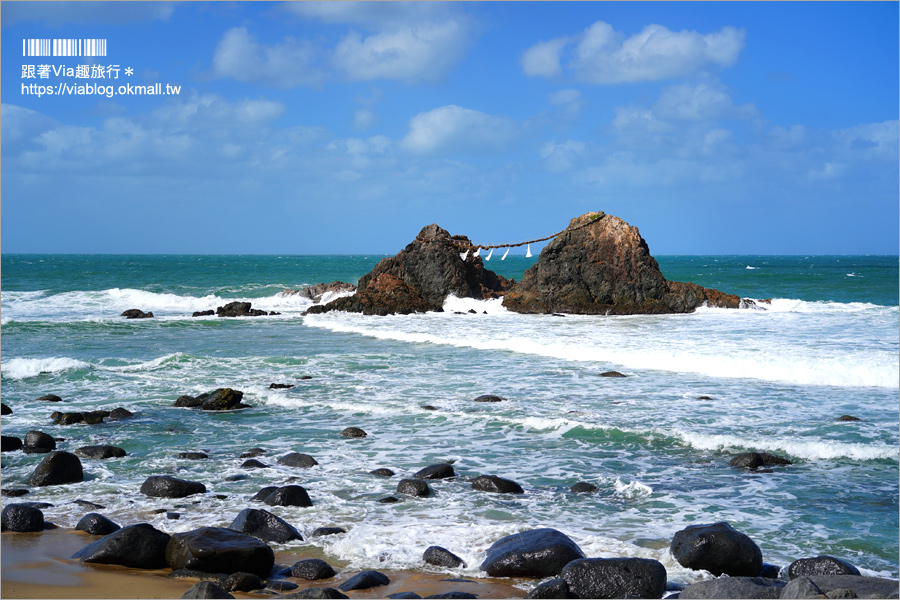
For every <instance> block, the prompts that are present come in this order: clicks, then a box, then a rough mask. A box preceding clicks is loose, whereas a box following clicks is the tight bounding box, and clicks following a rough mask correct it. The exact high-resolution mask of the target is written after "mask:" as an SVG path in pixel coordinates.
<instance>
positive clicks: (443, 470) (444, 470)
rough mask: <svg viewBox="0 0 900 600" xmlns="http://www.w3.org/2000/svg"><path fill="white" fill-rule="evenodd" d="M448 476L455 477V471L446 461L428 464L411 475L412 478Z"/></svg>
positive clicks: (440, 477) (441, 477)
mask: <svg viewBox="0 0 900 600" xmlns="http://www.w3.org/2000/svg"><path fill="white" fill-rule="evenodd" d="M450 477H456V471H454V470H453V467H451V466H450V465H448V464H446V463H441V464H437V465H429V466H427V467H425V468H424V469H420V470H419V471H418V472H417V473H416V474H415V475H413V478H414V479H449V478H450Z"/></svg>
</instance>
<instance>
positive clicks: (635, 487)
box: [613, 477, 653, 500]
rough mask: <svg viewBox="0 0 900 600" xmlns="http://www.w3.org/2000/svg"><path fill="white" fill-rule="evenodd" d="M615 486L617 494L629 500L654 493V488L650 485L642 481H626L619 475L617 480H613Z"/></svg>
mask: <svg viewBox="0 0 900 600" xmlns="http://www.w3.org/2000/svg"><path fill="white" fill-rule="evenodd" d="M613 487H614V488H615V490H616V494H617V495H619V496H621V497H622V498H627V499H629V500H632V499H634V498H644V497H646V496H649V495H650V494H652V493H653V490H652V489H651V488H650V486H649V485H644V484H643V483H641V482H640V481H631V482H628V483H625V482H624V481H622V480H621V479H620V478H618V477H616V480H615V481H614V482H613Z"/></svg>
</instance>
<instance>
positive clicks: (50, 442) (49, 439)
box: [24, 431, 56, 453]
mask: <svg viewBox="0 0 900 600" xmlns="http://www.w3.org/2000/svg"><path fill="white" fill-rule="evenodd" d="M24 450H25V452H28V453H36V452H40V453H46V452H50V451H51V450H56V440H55V439H54V438H53V436H52V435H50V434H48V433H44V432H43V431H29V432H28V433H26V434H25V442H24Z"/></svg>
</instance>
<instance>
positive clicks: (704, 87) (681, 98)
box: [654, 83, 758, 121]
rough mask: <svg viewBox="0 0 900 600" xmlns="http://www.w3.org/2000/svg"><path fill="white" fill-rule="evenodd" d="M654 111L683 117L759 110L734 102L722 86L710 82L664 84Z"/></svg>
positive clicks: (693, 118) (737, 116)
mask: <svg viewBox="0 0 900 600" xmlns="http://www.w3.org/2000/svg"><path fill="white" fill-rule="evenodd" d="M654 112H655V113H656V114H657V115H658V116H660V117H661V118H664V119H673V120H682V121H713V120H718V119H749V118H753V117H755V116H757V114H758V112H757V110H756V108H755V107H754V106H753V105H752V104H744V105H743V106H735V105H734V103H733V102H732V101H731V96H729V95H728V93H727V92H726V91H725V90H724V89H722V87H721V86H716V85H714V84H711V83H700V84H696V85H692V84H682V85H676V86H672V87H669V88H666V89H665V90H663V92H662V94H661V95H660V97H659V100H658V101H657V102H656V106H655V107H654Z"/></svg>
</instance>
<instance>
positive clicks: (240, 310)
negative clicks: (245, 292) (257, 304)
mask: <svg viewBox="0 0 900 600" xmlns="http://www.w3.org/2000/svg"><path fill="white" fill-rule="evenodd" d="M251 306H252V305H251V304H250V303H249V302H229V303H228V304H226V305H225V306H219V307H217V308H216V315H217V316H219V317H264V316H266V315H268V314H269V313H267V312H266V311H264V310H258V309H255V308H252V307H251Z"/></svg>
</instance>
